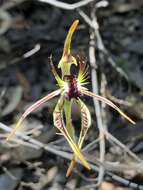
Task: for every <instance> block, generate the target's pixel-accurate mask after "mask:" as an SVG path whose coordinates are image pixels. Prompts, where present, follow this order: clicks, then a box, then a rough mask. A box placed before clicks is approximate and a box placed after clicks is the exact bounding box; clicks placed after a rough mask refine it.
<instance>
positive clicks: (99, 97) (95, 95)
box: [81, 88, 135, 124]
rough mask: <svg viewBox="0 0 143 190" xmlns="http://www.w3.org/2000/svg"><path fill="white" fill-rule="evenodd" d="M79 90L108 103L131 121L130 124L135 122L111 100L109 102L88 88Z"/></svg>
mask: <svg viewBox="0 0 143 190" xmlns="http://www.w3.org/2000/svg"><path fill="white" fill-rule="evenodd" d="M81 92H82V93H83V94H85V95H87V96H90V97H93V98H95V99H96V100H99V101H101V102H104V103H105V104H107V105H109V106H110V107H112V108H113V109H115V110H116V111H117V112H118V113H119V114H121V115H122V116H123V117H124V118H125V119H127V120H128V121H129V122H131V123H132V124H135V122H134V121H133V120H132V119H131V118H130V117H128V116H127V115H126V114H125V113H124V112H123V111H122V110H121V109H120V108H119V107H118V106H116V105H115V104H114V103H113V102H111V101H110V100H108V99H107V98H104V97H102V96H99V95H97V94H94V93H93V92H90V91H88V90H85V88H81Z"/></svg>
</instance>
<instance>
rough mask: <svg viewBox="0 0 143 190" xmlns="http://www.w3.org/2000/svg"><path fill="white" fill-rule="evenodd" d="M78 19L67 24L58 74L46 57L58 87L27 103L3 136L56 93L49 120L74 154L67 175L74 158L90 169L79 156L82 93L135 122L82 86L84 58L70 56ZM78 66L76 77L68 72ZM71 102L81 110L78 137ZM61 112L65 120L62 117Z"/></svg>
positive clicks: (84, 119)
mask: <svg viewBox="0 0 143 190" xmlns="http://www.w3.org/2000/svg"><path fill="white" fill-rule="evenodd" d="M78 23H79V21H78V20H75V21H74V22H73V24H72V25H71V27H70V29H69V32H68V35H67V37H66V40H65V44H64V50H63V55H62V58H61V60H60V62H59V64H58V68H59V69H61V75H62V76H61V77H60V76H59V75H58V73H57V72H56V69H55V67H54V64H53V63H52V60H51V59H50V64H51V68H52V72H53V75H54V77H55V79H56V81H57V83H58V86H59V89H58V90H55V91H54V92H52V93H50V94H48V95H47V96H45V97H43V98H41V99H40V100H38V101H37V102H35V103H34V104H33V105H32V106H30V107H29V108H28V109H27V110H26V111H25V112H24V113H23V115H22V116H21V118H20V119H19V121H18V123H17V124H16V126H15V127H14V129H13V130H12V132H11V133H10V134H8V136H7V140H10V139H11V138H12V137H13V135H14V134H15V132H16V131H17V129H18V128H19V127H20V126H21V124H22V122H23V120H24V119H25V118H26V117H27V116H28V115H29V114H30V113H31V112H32V111H33V110H35V109H37V108H38V107H39V106H41V105H42V104H43V103H45V102H47V101H49V100H50V99H52V98H53V97H55V96H58V95H60V98H59V100H58V102H57V105H56V107H55V110H54V112H53V122H54V126H55V127H56V128H57V129H58V130H59V131H60V133H61V134H62V135H63V136H64V137H65V139H66V140H67V142H68V143H69V145H70V147H71V149H72V151H73V153H74V155H73V159H72V161H71V163H70V166H69V168H68V171H67V176H69V175H70V173H71V171H72V169H73V168H74V167H75V164H76V161H77V159H79V160H80V161H81V163H82V164H83V166H85V167H86V168H87V169H90V165H89V163H88V162H87V161H86V159H85V157H84V156H83V154H82V152H81V149H82V145H83V142H84V139H85V136H86V134H87V131H88V129H89V127H90V125H91V116H90V112H89V109H88V108H87V106H86V105H85V104H84V102H83V101H82V100H81V97H82V96H83V95H86V96H90V97H92V98H95V99H96V100H99V101H101V102H104V103H106V104H108V105H109V106H110V107H112V108H113V109H115V110H116V111H117V112H119V113H120V114H121V115H122V116H123V117H124V118H125V119H127V120H128V121H129V122H131V123H132V124H135V122H134V121H133V120H132V119H130V118H129V117H128V116H127V115H126V114H124V113H123V112H122V111H121V110H120V109H119V108H118V107H117V106H116V105H115V104H114V103H112V102H111V101H110V100H108V99H106V98H104V97H102V96H99V95H97V94H95V93H92V92H90V91H89V90H88V89H87V88H85V87H84V85H85V84H86V83H87V78H88V72H87V67H86V64H85V63H84V61H78V62H77V60H76V58H75V57H74V56H72V54H71V49H70V47H71V39H72V35H73V33H74V31H75V29H76V28H77V25H78ZM73 64H74V65H75V66H78V65H79V72H78V75H77V77H76V76H75V75H72V74H71V71H70V70H71V65H73ZM73 102H75V103H76V104H77V106H78V107H79V109H80V112H81V130H80V134H79V138H78V141H77V140H76V138H75V133H74V127H73V126H72V122H71V111H72V110H71V106H72V104H73ZM64 116H65V121H64Z"/></svg>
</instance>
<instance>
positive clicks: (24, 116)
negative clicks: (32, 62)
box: [7, 89, 61, 140]
mask: <svg viewBox="0 0 143 190" xmlns="http://www.w3.org/2000/svg"><path fill="white" fill-rule="evenodd" d="M60 92H61V90H60V89H59V90H56V91H54V92H52V93H50V94H48V95H47V96H44V97H43V98H41V99H40V100H38V101H37V102H35V103H34V104H32V106H30V107H29V108H28V109H27V110H26V111H25V112H24V113H23V114H22V116H21V118H20V119H19V121H18V122H17V124H16V126H15V127H14V129H13V130H12V131H11V133H10V134H9V135H8V136H7V140H9V139H11V138H12V136H13V135H14V134H15V132H16V131H17V130H18V128H19V127H20V126H21V123H22V122H23V120H24V119H25V118H26V117H27V116H28V115H29V114H30V113H31V112H32V111H34V110H35V109H37V108H38V107H39V106H41V105H42V104H43V103H45V102H47V101H48V100H50V99H51V98H53V97H55V96H57V95H59V94H60Z"/></svg>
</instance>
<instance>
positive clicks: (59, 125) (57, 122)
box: [53, 96, 90, 169]
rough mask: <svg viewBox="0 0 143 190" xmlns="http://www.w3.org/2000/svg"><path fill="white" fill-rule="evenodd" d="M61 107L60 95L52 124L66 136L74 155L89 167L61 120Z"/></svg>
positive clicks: (62, 103) (61, 99)
mask: <svg viewBox="0 0 143 190" xmlns="http://www.w3.org/2000/svg"><path fill="white" fill-rule="evenodd" d="M63 108H64V98H63V97H62V96H61V98H60V99H59V101H58V103H57V105H56V107H55V110H54V112H53V120H54V126H55V127H56V128H57V129H58V130H60V132H61V133H62V134H63V136H64V137H65V138H66V140H67V141H68V143H69V145H70V147H71V149H72V150H73V152H74V154H75V155H76V157H77V158H78V159H79V160H80V161H81V163H82V164H83V165H84V166H85V167H86V168H87V169H90V166H89V164H88V162H87V161H86V160H85V158H84V156H83V155H82V153H81V151H80V149H79V148H78V146H77V145H76V143H75V142H74V141H73V139H72V138H71V136H70V135H69V133H68V131H67V129H66V127H65V124H64V121H63Z"/></svg>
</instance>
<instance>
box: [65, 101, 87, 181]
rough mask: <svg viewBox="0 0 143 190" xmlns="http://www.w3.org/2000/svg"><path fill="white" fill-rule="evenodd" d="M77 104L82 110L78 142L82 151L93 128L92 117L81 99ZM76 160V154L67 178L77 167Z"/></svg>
mask: <svg viewBox="0 0 143 190" xmlns="http://www.w3.org/2000/svg"><path fill="white" fill-rule="evenodd" d="M77 103H78V105H79V106H80V110H81V132H80V136H79V140H78V147H79V149H81V148H82V145H83V142H84V139H85V136H86V134H87V131H88V129H89V127H90V126H91V115H90V112H89V109H88V108H87V106H86V105H85V104H84V102H83V101H81V100H80V99H79V100H77ZM76 160H77V157H76V155H75V154H74V156H73V158H72V160H71V162H70V165H69V167H68V170H67V173H66V176H67V177H68V176H69V175H70V174H71V172H72V170H73V168H74V167H75V165H76Z"/></svg>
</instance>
